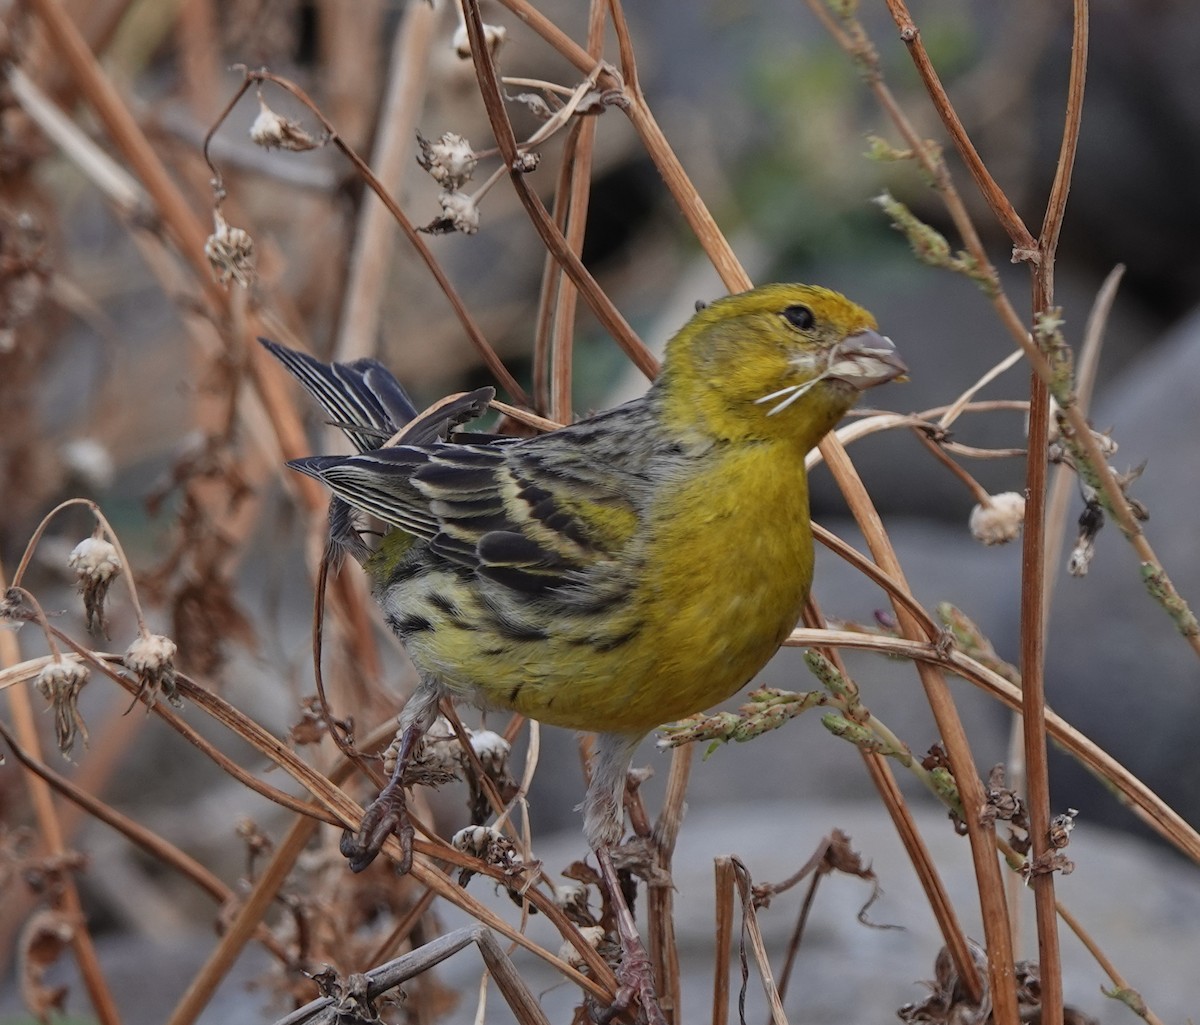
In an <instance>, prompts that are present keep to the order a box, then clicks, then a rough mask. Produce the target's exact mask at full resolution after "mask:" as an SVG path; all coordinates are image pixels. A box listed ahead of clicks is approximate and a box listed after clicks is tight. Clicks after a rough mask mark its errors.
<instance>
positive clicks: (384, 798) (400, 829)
mask: <svg viewBox="0 0 1200 1025" xmlns="http://www.w3.org/2000/svg"><path fill="white" fill-rule="evenodd" d="M393 833H394V834H395V835H396V837H397V839H398V840H399V841H400V857H399V858H398V859H397V860H396V869H397V871H398V872H399V873H400V874H401V875H405V874H406V873H407V872H408V870H409V869H410V868H412V858H413V827H412V823H410V822H409V821H408V808H407V806H406V804H405V801H404V787H403V786H402V785H401V784H400V781H399V780H398V779H396V778H393V779H392V781H391V782H390V783H388V785H387V786H385V787H384V788H383V789H382V790H381V791H380V792H379V796H378V797H377V798H375V800H374V801H372V802H371V803H370V804H369V805H368V806H367V810H366V811H365V812H364V813H363V817H362V822H361V823H359V826H358V829H357V831H355V832H353V833H351V832H350V830H348V829H347V830H346V831H345V832H344V833H342V840H341V843H340V844H338V849H339V850H340V851H341V852H342V857H343V858H345V859H346V860H347V861H349V862H350V871H352V872H361V871H362V870H363V869H364V868H366V867H367V866H368V865H369V864H371V862H372V861H374V860H375V859H376V858H377V857H378V856H379V852H380V851H381V850H383V845H384V844H385V843H387V839H388V837H389V836H391V835H392V834H393Z"/></svg>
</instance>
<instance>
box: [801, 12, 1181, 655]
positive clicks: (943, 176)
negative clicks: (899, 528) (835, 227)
mask: <svg viewBox="0 0 1200 1025" xmlns="http://www.w3.org/2000/svg"><path fill="white" fill-rule="evenodd" d="M807 2H808V5H809V7H810V8H812V10H813V11H814V13H815V14H816V16H817V17H818V18H819V19H820V20H821V22H822V24H824V25H825V27H826V28H827V29H828V31H829V32H830V34H831V35H832V36H833V37H834V39H835V40H836V41H837V42H838V45H840V46H841V47H842V48H843V49H844V50H846V52H847V53H848V54H849V55H850V56H851V57H852V58H853V59H854V60H856V61H860V62H862V63H863V64H864V66H865V68H866V70H867V83H868V85H869V86H870V88H871V91H872V92H873V93H874V94H875V97H876V99H877V101H878V102H879V104H880V105H881V106H882V107H883V108H884V110H885V111H886V112H887V114H888V116H889V117H890V118H891V119H892V121H893V123H894V124H895V125H896V128H897V130H898V131H899V132H900V134H901V136H902V137H903V138H904V141H905V144H906V145H907V146H908V147H909V148H910V149H911V150H912V152H913V154H914V156H915V157H916V159H917V161H918V162H919V163H920V165H921V167H922V169H923V170H924V171H925V172H926V173H927V174H929V175H930V177H931V178H932V179H933V182H934V187H935V188H936V189H937V190H938V193H939V195H940V196H941V197H942V201H943V203H944V204H945V206H946V210H947V212H948V213H949V214H950V217H951V219H952V220H953V221H954V225H955V228H956V229H957V230H958V233H959V235H960V237H961V238H962V240H963V245H964V246H965V247H966V249H967V252H968V253H969V254H970V255H971V257H972V259H973V260H974V261H975V263H976V266H977V268H978V270H979V272H980V273H981V274H982V275H984V276H985V277H986V278H987V279H988V281H989V287H988V294H989V297H990V298H991V301H992V305H993V307H994V309H995V311H996V315H997V317H999V319H1000V322H1001V323H1002V324H1003V325H1004V327H1005V329H1006V330H1007V331H1008V332H1009V334H1010V335H1011V336H1012V338H1013V341H1014V342H1015V343H1016V344H1017V346H1018V347H1019V348H1020V349H1021V351H1022V352H1024V353H1025V356H1026V358H1027V359H1028V360H1029V364H1030V366H1031V367H1032V368H1033V370H1034V371H1035V372H1036V374H1037V375H1038V377H1039V378H1041V380H1043V381H1046V382H1050V381H1052V380H1053V379H1054V371H1053V370H1052V368H1051V367H1050V364H1049V362H1048V361H1047V359H1046V357H1045V355H1044V354H1043V353H1042V351H1041V350H1040V349H1039V348H1038V347H1037V345H1036V344H1034V342H1033V339H1032V337H1031V336H1030V334H1029V331H1028V328H1027V327H1026V324H1025V322H1024V321H1023V320H1022V318H1021V317H1020V316H1019V315H1018V314H1017V312H1016V310H1015V309H1014V308H1013V305H1012V303H1011V302H1010V301H1009V300H1008V297H1007V296H1006V295H1005V294H1004V292H1003V290H1002V289H1001V288H1000V283H999V279H998V278H997V276H996V272H995V268H994V267H992V265H991V262H990V261H989V260H988V257H987V253H986V252H985V250H984V248H983V244H982V242H981V240H980V238H979V234H978V232H977V231H976V230H975V226H974V224H973V223H972V222H971V218H970V215H969V214H968V213H967V209H966V206H965V205H964V204H963V202H962V199H961V197H960V196H959V195H958V192H957V190H956V189H955V188H954V183H953V181H952V180H951V178H950V175H949V173H948V172H947V170H946V167H945V163H944V161H942V160H941V159H940V157H938V156H937V155H936V153H934V152H931V150H930V147H929V146H927V145H926V144H925V142H924V140H923V139H922V138H921V136H920V135H919V133H918V132H917V131H916V129H915V128H914V127H913V125H912V124H911V122H910V121H909V120H908V118H907V117H906V116H905V114H904V112H903V111H902V110H901V109H900V106H899V104H898V103H897V102H896V100H895V98H894V97H893V96H892V94H891V91H890V90H889V89H888V88H887V86H886V84H885V83H884V81H883V74H882V71H881V69H880V67H879V64H878V58H877V56H876V54H875V51H874V48H873V47H871V45H870V41H869V40H868V39H867V38H866V35H865V33H864V32H863V31H862V26H861V25H859V24H858V23H857V22H855V23H853V28H854V30H855V34H854V35H853V36H851V35H850V34H848V33H847V32H845V31H843V30H842V28H841V27H840V26H839V25H838V23H837V22H835V21H834V20H833V19H832V17H831V16H830V15H829V13H828V12H827V11H826V10H825V8H824V7H823V6H822V4H821V0H807ZM888 2H889V5H891V6H894V9H896V10H900V9H902V8H903V4H902V3H901V2H900V0H888ZM902 13H903V16H904V17H907V18H908V21H909V22H911V18H910V17H908V15H907V9H903V11H902ZM1077 22H1078V13H1077ZM1076 31H1077V32H1078V26H1077V29H1076ZM1072 81H1073V82H1074V81H1076V74H1075V73H1073V78H1072ZM1079 81H1081V80H1079ZM1070 123H1071V122H1070V120H1068V130H1069V125H1070ZM1050 208H1055V205H1054V204H1052V205H1051V207H1050ZM1050 208H1048V209H1050ZM1021 255H1022V256H1026V255H1027V254H1024V253H1022V254H1021ZM1062 413H1063V416H1065V417H1066V419H1067V422H1068V424H1069V425H1070V427H1071V430H1072V432H1073V434H1074V437H1075V440H1076V443H1077V444H1078V445H1079V447H1080V448H1081V449H1082V452H1083V457H1084V461H1085V462H1086V464H1087V466H1088V468H1089V469H1090V470H1091V471H1092V472H1093V473H1094V474H1095V477H1096V480H1097V482H1098V484H1099V490H1100V492H1101V495H1102V497H1103V500H1104V503H1105V505H1106V507H1107V508H1108V509H1109V511H1110V512H1111V513H1112V516H1113V518H1114V519H1115V520H1116V522H1117V525H1118V526H1119V528H1120V530H1121V533H1122V534H1123V535H1124V536H1125V538H1126V540H1128V542H1129V543H1130V545H1132V546H1133V549H1134V551H1135V552H1136V553H1137V556H1138V559H1139V560H1140V561H1141V563H1142V574H1143V578H1144V579H1146V580H1149V581H1152V583H1153V587H1152V588H1150V590H1151V594H1152V597H1153V599H1154V600H1155V601H1156V602H1157V603H1158V604H1159V605H1160V606H1161V607H1162V608H1163V609H1164V611H1166V612H1167V613H1168V614H1169V615H1170V616H1171V618H1172V619H1173V620H1174V621H1175V622H1176V624H1177V627H1178V629H1179V632H1180V633H1181V634H1182V635H1183V638H1184V640H1185V641H1186V643H1187V644H1188V645H1189V646H1190V647H1191V648H1192V650H1193V651H1194V652H1195V653H1196V654H1197V655H1200V623H1198V622H1197V620H1196V617H1195V615H1194V614H1193V613H1192V611H1191V609H1190V608H1189V607H1188V605H1187V603H1186V602H1185V601H1184V599H1183V597H1182V596H1181V595H1180V594H1179V592H1178V591H1177V590H1176V588H1175V585H1174V583H1173V582H1172V580H1171V579H1170V577H1169V576H1168V575H1167V572H1166V570H1165V569H1164V568H1163V565H1162V563H1161V561H1160V560H1159V558H1158V556H1157V555H1156V554H1155V552H1154V549H1153V548H1152V547H1151V545H1150V542H1149V541H1148V540H1147V538H1146V536H1145V533H1144V532H1143V531H1142V527H1141V523H1140V522H1139V520H1138V518H1137V516H1136V515H1135V514H1134V512H1133V509H1132V507H1131V506H1130V504H1129V501H1128V499H1126V497H1125V495H1124V493H1123V492H1122V490H1121V485H1120V482H1119V481H1118V480H1117V475H1116V474H1115V473H1114V472H1113V470H1112V468H1111V467H1110V466H1109V465H1108V462H1107V460H1106V458H1105V456H1104V453H1103V452H1102V451H1101V449H1100V445H1099V442H1097V440H1096V439H1095V437H1093V435H1092V432H1091V429H1090V427H1089V426H1088V423H1087V420H1086V418H1085V417H1084V415H1083V413H1082V412H1081V411H1080V409H1079V408H1078V406H1077V403H1075V402H1071V403H1069V404H1067V405H1066V406H1065V408H1063V410H1062Z"/></svg>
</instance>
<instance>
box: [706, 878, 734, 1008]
mask: <svg viewBox="0 0 1200 1025" xmlns="http://www.w3.org/2000/svg"><path fill="white" fill-rule="evenodd" d="M713 877H714V878H713V882H714V885H715V891H716V892H715V900H714V921H715V923H716V942H715V943H714V944H713V955H714V959H713V1013H712V1025H728V1022H729V971H730V964H729V959H730V955H731V954H732V953H733V892H734V887H735V886H736V884H737V878H736V875H735V872H734V867H733V859H732V858H730V857H721V858H715V859H714V860H713Z"/></svg>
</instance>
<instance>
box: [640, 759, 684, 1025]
mask: <svg viewBox="0 0 1200 1025" xmlns="http://www.w3.org/2000/svg"><path fill="white" fill-rule="evenodd" d="M693 753H694V749H693V747H692V745H688V746H687V747H678V748H676V749H675V750H674V751H672V752H671V770H670V773H669V775H668V777H667V793H666V795H665V796H664V798H663V806H662V810H661V811H660V812H659V814H658V819H657V820H656V822H655V824H654V831H653V834H652V839H653V842H654V852H655V860H656V862H657V865H658V868H659V869H661V870H662V871H663V872H665V873H666V874H667V875H668V876H669V875H670V873H671V859H672V858H673V857H674V856H675V843H676V841H677V840H678V838H679V829H680V827H681V826H682V825H683V810H684V805H683V802H684V798H685V797H686V796H687V785H688V778H689V776H690V775H691V766H692V757H693ZM646 906H647V907H646V918H647V921H648V922H649V932H650V957H651V960H652V961H653V962H654V975H655V978H656V979H658V980H659V1003H660V1005H661V1007H662V1010H663V1013H664V1014H665V1015H666V1016H667V1020H668V1021H671V1022H679V1021H681V1017H680V1015H681V1014H682V1007H683V993H682V991H681V988H680V983H681V981H682V978H681V973H680V970H679V946H678V943H677V942H676V938H675V888H674V887H673V886H670V885H662V886H660V885H652V886H649V887H648V890H647V897H646Z"/></svg>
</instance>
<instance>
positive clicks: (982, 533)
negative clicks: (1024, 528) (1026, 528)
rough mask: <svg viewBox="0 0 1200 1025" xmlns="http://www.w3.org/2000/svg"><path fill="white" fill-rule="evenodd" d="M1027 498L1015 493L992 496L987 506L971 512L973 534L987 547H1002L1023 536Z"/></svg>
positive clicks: (977, 507) (979, 506) (982, 505)
mask: <svg viewBox="0 0 1200 1025" xmlns="http://www.w3.org/2000/svg"><path fill="white" fill-rule="evenodd" d="M1024 522H1025V496H1024V495H1021V494H1018V493H1017V492H1015V491H1004V492H1002V493H1001V494H999V495H991V496H989V498H988V502H987V504H986V505H984V504H980V505H977V506H975V508H974V509H972V510H971V518H970V521H969V523H970V527H971V534H972V535H973V536H974V537H975V539H976V540H978V541H982V542H983V543H984V544H985V545H1002V544H1005V543H1007V542H1009V541H1012V540H1015V539H1016V538H1018V537H1020V536H1021V524H1022V523H1024Z"/></svg>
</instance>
